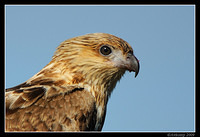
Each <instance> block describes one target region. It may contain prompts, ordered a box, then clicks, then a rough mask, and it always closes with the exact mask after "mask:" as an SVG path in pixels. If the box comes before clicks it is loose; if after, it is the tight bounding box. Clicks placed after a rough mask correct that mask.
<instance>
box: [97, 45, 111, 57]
mask: <svg viewBox="0 0 200 137" xmlns="http://www.w3.org/2000/svg"><path fill="white" fill-rule="evenodd" d="M99 51H100V53H101V54H102V55H104V56H107V55H109V54H111V53H112V50H111V48H110V47H109V46H107V45H102V46H101V48H100V49H99Z"/></svg>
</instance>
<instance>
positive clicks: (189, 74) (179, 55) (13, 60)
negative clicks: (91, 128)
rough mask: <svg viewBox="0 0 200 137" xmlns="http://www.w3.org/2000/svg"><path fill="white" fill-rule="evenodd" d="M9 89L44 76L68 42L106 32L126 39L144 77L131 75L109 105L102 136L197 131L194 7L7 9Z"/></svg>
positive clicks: (9, 7)
mask: <svg viewBox="0 0 200 137" xmlns="http://www.w3.org/2000/svg"><path fill="white" fill-rule="evenodd" d="M5 11H6V12H5V21H6V23H5V36H6V37H5V38H6V39H5V41H6V43H5V53H6V58H5V59H6V60H5V66H6V68H5V70H6V71H5V72H6V73H5V80H6V82H5V83H6V85H5V87H6V88H9V87H12V86H16V85H18V84H20V83H22V82H24V81H26V80H28V79H29V78H30V77H31V76H33V75H34V74H35V73H37V72H38V71H39V70H41V69H42V68H43V67H44V66H45V65H46V64H47V63H48V62H49V61H50V60H51V57H52V56H53V53H54V51H55V49H56V47H57V46H58V45H59V44H60V43H61V42H62V41H64V40H66V39H69V38H72V37H75V36H79V35H84V34H87V33H94V32H104V33H110V34H113V35H116V36H118V37H121V38H123V39H124V40H126V41H127V42H128V43H129V44H130V45H131V46H132V47H133V49H134V53H135V55H136V57H137V58H138V59H139V60H140V66H141V67H140V73H139V75H138V77H137V78H134V73H129V72H126V74H125V75H124V77H123V78H122V79H121V81H120V82H119V83H118V84H117V86H116V88H115V89H114V92H113V93H112V95H111V98H110V100H109V102H108V107H107V108H108V109H107V115H106V120H105V124H104V127H103V131H134V132H138V131H139V132H143V131H148V132H150V131H194V130H195V112H194V111H195V102H194V101H195V88H194V87H195V66H194V65H195V63H194V61H195V60H194V59H195V58H194V56H195V53H194V50H195V46H194V44H195V34H194V33H195V32H194V27H195V26H194V23H195V7H194V6H193V5H157V6H154V5H151V6H149V5H129V6H127V5H123V6H120V5H118V6H112V5H109V6H108V5H102V6H95V5H92V6H87V5H85V6H72V5H71V6H63V5H62V6H59V5H57V6H49V5H46V6H42V5H40V6H39V5H36V6H33V5H31V6H30V5H29V6H27V5H24V6H19V5H18V6H16V5H7V6H6V8H5Z"/></svg>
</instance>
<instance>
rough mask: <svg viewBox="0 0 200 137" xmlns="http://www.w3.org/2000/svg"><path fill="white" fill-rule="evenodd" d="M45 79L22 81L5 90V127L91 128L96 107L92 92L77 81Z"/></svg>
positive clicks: (21, 128)
mask: <svg viewBox="0 0 200 137" xmlns="http://www.w3.org/2000/svg"><path fill="white" fill-rule="evenodd" d="M40 83H41V82H40ZM47 83H48V86H47V85H45V84H44V81H43V85H30V84H27V83H22V84H20V85H18V86H15V87H13V88H9V89H7V90H6V93H5V96H6V120H7V122H6V123H7V126H8V127H7V130H12V129H13V128H12V127H15V129H14V130H31V131H32V130H42V131H47V130H65V131H66V130H69V131H74V130H94V126H95V122H96V119H95V118H96V107H95V99H94V97H93V96H92V94H91V93H90V92H88V91H87V90H85V89H84V88H81V87H79V86H77V85H68V86H65V87H64V86H63V87H62V86H58V85H57V86H55V85H53V84H50V83H51V82H50V81H46V84H47ZM50 85H51V86H50ZM14 119H15V120H17V121H16V122H17V123H15V122H14V121H13V120H14ZM9 121H10V122H9ZM58 121H59V122H58ZM20 122H21V123H20ZM16 125H19V126H20V127H18V128H17V126H16ZM27 125H29V126H27ZM16 128H17V129H16Z"/></svg>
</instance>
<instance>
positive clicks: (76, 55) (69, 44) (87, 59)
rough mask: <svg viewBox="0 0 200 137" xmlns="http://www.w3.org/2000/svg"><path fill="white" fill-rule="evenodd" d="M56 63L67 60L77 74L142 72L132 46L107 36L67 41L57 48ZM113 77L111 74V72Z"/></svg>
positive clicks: (136, 73)
mask: <svg viewBox="0 0 200 137" xmlns="http://www.w3.org/2000/svg"><path fill="white" fill-rule="evenodd" d="M53 60H56V61H66V68H71V69H72V70H73V71H74V72H81V73H84V74H86V73H93V72H96V71H108V72H116V71H119V72H124V71H126V70H128V71H129V72H135V77H136V76H137V75H138V73H139V61H138V59H137V58H136V57H135V55H134V54H133V49H132V47H131V46H130V45H129V44H128V43H127V42H126V41H124V40H123V39H121V38H118V37H116V36H114V35H111V34H107V33H92V34H86V35H83V36H78V37H75V38H71V39H68V40H66V41H64V42H62V43H61V45H60V46H59V47H58V48H57V51H56V52H55V55H54V57H53ZM111 74H112V73H111Z"/></svg>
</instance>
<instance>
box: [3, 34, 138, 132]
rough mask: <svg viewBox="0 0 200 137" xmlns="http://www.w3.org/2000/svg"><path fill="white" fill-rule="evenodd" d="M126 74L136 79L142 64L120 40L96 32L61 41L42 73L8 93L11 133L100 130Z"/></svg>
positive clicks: (8, 122)
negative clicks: (116, 86)
mask: <svg viewBox="0 0 200 137" xmlns="http://www.w3.org/2000/svg"><path fill="white" fill-rule="evenodd" d="M126 70H128V71H134V72H135V76H137V74H138V72H139V62H138V60H137V58H136V57H135V56H134V54H133V50H132V48H131V46H130V45H129V44H128V43H127V42H126V41H124V40H122V39H121V38H118V37H116V36H113V35H110V34H106V33H93V34H86V35H83V36H79V37H75V38H71V39H68V40H66V41H64V42H62V43H61V44H60V46H59V47H58V48H57V50H56V52H55V54H54V56H53V58H52V60H51V61H50V63H49V64H47V65H46V66H45V67H44V68H43V69H42V70H41V71H39V72H38V73H37V74H35V75H34V76H33V77H31V78H30V79H29V80H27V81H26V82H24V83H22V84H20V85H18V86H15V87H13V88H9V89H6V93H5V98H6V121H5V125H6V131H90V130H93V131H100V130H101V129H102V127H103V123H104V119H105V114H106V105H107V101H108V98H109V96H110V94H111V92H112V90H113V89H114V87H115V85H116V83H117V81H118V80H120V78H121V77H122V75H123V74H124V73H125V71H126Z"/></svg>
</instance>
